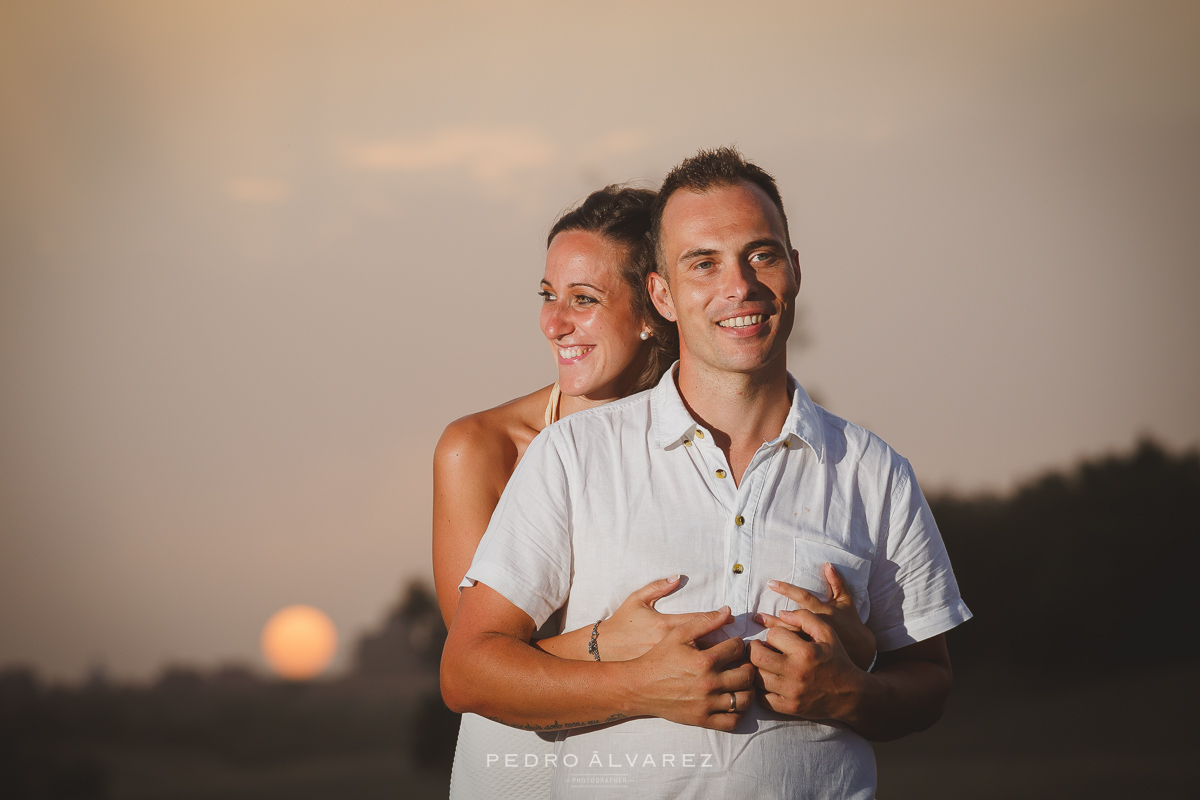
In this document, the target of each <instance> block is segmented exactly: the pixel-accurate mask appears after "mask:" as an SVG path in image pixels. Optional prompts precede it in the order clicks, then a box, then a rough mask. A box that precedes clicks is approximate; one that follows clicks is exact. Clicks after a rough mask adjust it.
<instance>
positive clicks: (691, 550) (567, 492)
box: [463, 369, 971, 798]
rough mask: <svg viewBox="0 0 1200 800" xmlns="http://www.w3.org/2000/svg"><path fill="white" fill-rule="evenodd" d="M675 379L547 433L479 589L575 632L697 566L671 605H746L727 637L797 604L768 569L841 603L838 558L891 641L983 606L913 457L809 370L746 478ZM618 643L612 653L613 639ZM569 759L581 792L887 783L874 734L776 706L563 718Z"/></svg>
mask: <svg viewBox="0 0 1200 800" xmlns="http://www.w3.org/2000/svg"><path fill="white" fill-rule="evenodd" d="M673 375H674V370H673V369H672V370H669V371H668V372H667V374H666V375H665V376H664V378H663V380H662V381H661V382H660V383H659V384H658V386H656V387H655V388H653V389H651V390H649V391H647V392H642V393H641V394H637V395H634V396H632V397H628V398H625V399H624V400H618V401H616V402H614V403H610V404H608V405H605V406H602V407H599V408H594V409H589V410H586V411H580V412H577V413H575V414H572V415H570V416H568V417H566V418H565V419H563V420H562V421H560V422H558V423H556V424H554V425H551V426H550V427H548V428H547V429H546V430H545V431H543V432H542V433H541V434H539V435H538V436H537V437H536V438H535V439H534V440H533V442H531V443H530V445H529V448H528V449H527V450H526V452H525V455H524V457H523V458H522V459H521V462H520V464H518V466H517V469H516V471H515V472H514V473H513V476H512V478H511V480H510V481H509V483H508V486H507V487H506V489H505V491H504V494H503V496H502V497H501V498H500V502H499V505H498V506H497V507H496V511H495V513H494V514H493V515H492V519H491V523H490V524H489V525H488V530H487V533H486V534H485V535H484V537H483V540H482V541H481V542H480V544H479V548H478V550H477V551H476V554H475V560H474V562H473V563H472V565H471V568H470V570H468V572H467V576H466V579H465V580H464V582H463V585H464V586H466V585H470V584H471V583H473V582H475V581H479V582H482V583H485V584H487V585H488V586H490V587H491V588H492V589H495V590H496V591H497V592H499V593H500V594H502V595H503V596H504V597H505V598H507V599H508V600H509V601H510V602H512V603H513V604H514V605H516V606H517V607H518V608H521V609H522V610H524V611H525V612H526V613H527V614H529V616H530V617H532V618H533V620H534V623H535V624H536V625H537V626H541V625H542V623H544V622H545V621H546V619H547V618H548V617H549V616H550V615H551V614H552V613H553V612H554V611H555V610H556V609H559V608H560V607H561V608H563V610H564V617H563V630H575V629H577V628H581V627H584V626H585V625H586V626H590V625H591V624H592V623H594V622H595V621H596V620H598V619H604V618H606V617H608V616H611V615H612V614H613V612H615V611H616V609H617V608H618V607H619V606H620V604H621V603H622V602H623V601H624V600H625V598H626V597H628V596H629V594H630V593H631V592H633V591H634V590H635V589H638V588H640V587H642V586H644V585H646V584H647V583H649V582H650V581H652V580H656V579H659V578H664V577H667V576H670V575H673V574H680V575H682V576H684V579H683V582H682V585H681V587H680V588H679V589H677V590H676V591H675V592H674V593H673V594H671V595H668V596H667V597H664V598H662V599H661V600H659V601H658V603H657V604H656V606H655V607H656V608H657V609H658V610H659V611H661V612H664V613H681V612H690V611H711V610H714V609H717V608H719V607H721V606H723V605H727V606H729V607H730V609H731V610H732V613H733V615H734V621H733V622H732V623H731V624H730V625H727V626H726V627H724V628H722V629H721V631H719V632H718V633H719V636H716V637H714V640H716V639H722V638H727V637H732V636H740V637H742V638H744V639H761V638H764V636H765V629H764V628H763V627H762V626H761V625H759V624H758V623H756V622H754V620H753V616H754V614H756V613H758V612H766V613H769V614H778V613H779V612H780V611H782V610H784V609H790V608H793V607H794V605H795V604H794V603H792V602H791V601H790V600H788V599H787V598H785V597H784V596H782V595H780V594H778V593H776V592H774V591H772V590H771V589H770V588H769V587H768V586H767V581H769V580H773V579H774V580H781V581H786V582H788V583H792V584H795V585H797V586H801V587H803V588H805V589H808V590H809V591H811V592H813V593H814V594H816V595H818V596H820V597H822V598H823V599H828V587H827V586H826V583H825V579H824V577H823V575H822V566H823V565H824V564H825V562H830V563H832V564H833V565H834V566H835V567H836V568H837V569H838V571H839V572H840V573H841V574H842V576H843V577H844V578H845V580H846V582H847V584H848V585H849V587H850V591H851V592H852V593H853V595H854V597H855V602H856V606H857V609H858V612H859V616H860V617H861V618H862V619H863V620H864V621H865V622H866V625H867V627H868V628H870V629H871V631H872V632H873V633H874V634H875V636H876V639H877V642H878V647H879V650H880V651H884V652H886V651H888V650H895V649H897V648H900V647H904V646H905V645H909V644H913V643H915V642H919V641H922V640H924V639H928V638H929V637H932V636H936V635H937V634H940V633H944V632H945V631H947V630H950V629H951V628H953V627H955V626H956V625H958V624H960V623H962V622H964V621H965V620H967V619H970V617H971V612H970V611H969V610H968V609H967V607H966V605H965V604H964V603H963V602H962V600H961V598H960V597H959V592H958V585H957V583H956V582H955V579H954V573H953V571H952V570H951V567H950V561H949V558H948V557H947V555H946V550H945V546H944V545H943V543H942V539H941V535H940V534H939V533H938V530H937V526H936V524H935V523H934V520H933V516H932V514H931V513H930V511H929V506H928V504H927V503H926V502H925V498H924V496H923V495H922V494H921V490H920V488H919V487H918V486H917V483H916V480H915V478H914V477H913V473H912V468H911V467H910V466H909V464H908V461H907V460H905V459H904V458H902V457H901V456H899V455H898V454H897V453H896V452H895V451H893V450H892V449H891V448H890V447H888V446H887V445H886V444H884V442H883V441H882V440H881V439H879V437H877V436H875V435H874V434H872V433H870V432H869V431H866V430H864V429H863V428H860V427H858V426H856V425H853V424H851V423H849V422H846V421H845V420H843V419H841V418H839V417H837V416H834V415H833V414H830V413H829V412H828V411H825V410H824V409H823V408H821V407H820V406H817V405H815V404H814V403H813V402H812V401H811V400H810V399H809V397H808V395H807V394H806V393H805V392H804V389H803V388H801V387H800V385H799V384H797V383H796V382H795V380H794V379H790V383H791V390H792V405H791V409H790V411H789V413H788V417H787V420H786V422H785V423H784V425H783V429H782V431H781V432H780V434H779V436H778V437H777V438H776V439H774V440H772V441H770V442H767V443H765V444H763V445H762V446H761V447H760V448H759V450H758V452H757V453H756V454H755V455H754V458H753V459H752V460H751V462H750V465H749V466H748V467H747V469H746V471H745V474H744V475H743V476H742V480H741V484H740V485H735V484H734V481H733V476H732V474H731V471H730V468H729V465H728V463H727V462H726V459H725V456H724V453H722V451H721V450H720V448H718V447H717V446H716V445H715V444H714V443H713V437H712V434H711V432H710V431H708V430H706V429H705V428H704V427H703V426H701V425H699V424H697V423H696V422H695V420H693V419H692V417H691V415H690V414H689V413H688V411H687V408H686V407H685V406H684V404H683V401H682V399H681V398H680V396H679V391H678V389H677V388H676V385H675V381H674V378H673ZM599 647H600V654H601V657H602V658H603V656H604V641H603V637H601V638H600V641H599ZM688 754H691V756H690V758H688V759H685V758H684V756H685V755H688ZM556 755H557V759H556V767H557V769H556V771H555V792H556V794H557V795H561V796H570V797H583V796H590V794H592V793H595V794H597V795H604V794H605V793H608V792H610V790H611V789H612V788H614V787H620V788H624V789H636V790H637V791H638V794H639V796H672V797H675V796H683V797H722V796H730V797H733V796H738V797H744V796H757V797H838V798H842V797H854V798H869V797H873V796H874V789H875V761H874V754H873V751H872V749H871V746H870V744H869V743H868V742H867V741H866V740H865V739H863V738H862V737H860V736H859V735H858V734H856V733H854V732H853V731H852V730H850V729H849V728H847V727H845V726H843V725H840V724H836V723H835V724H828V725H827V724H822V723H816V722H810V721H806V720H800V719H796V718H794V717H786V716H782V715H779V714H775V713H773V712H771V711H770V710H769V709H766V708H764V707H762V706H761V705H760V704H758V703H757V702H756V703H755V704H754V706H753V707H752V709H751V711H749V712H748V713H747V714H746V715H745V716H744V717H743V720H742V723H741V725H740V727H739V728H738V730H737V731H735V732H733V733H722V732H719V731H711V730H706V729H702V728H695V727H690V726H685V725H680V724H677V723H673V722H669V721H666V720H661V719H654V718H640V719H634V720H626V721H622V722H620V723H616V724H612V725H608V726H602V727H597V728H582V729H581V728H573V729H569V730H566V731H563V732H560V734H559V741H558V744H557V748H556ZM664 762H669V765H668V763H664ZM498 763H503V762H502V761H500V762H498ZM539 768H544V765H540V766H539ZM581 793H582V794H581Z"/></svg>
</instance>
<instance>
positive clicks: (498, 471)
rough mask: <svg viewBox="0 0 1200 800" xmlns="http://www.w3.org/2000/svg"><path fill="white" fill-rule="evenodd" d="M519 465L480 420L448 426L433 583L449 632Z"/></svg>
mask: <svg viewBox="0 0 1200 800" xmlns="http://www.w3.org/2000/svg"><path fill="white" fill-rule="evenodd" d="M506 444H507V447H506V446H505V445H506ZM516 462H517V452H516V446H515V445H513V444H512V442H511V441H509V440H508V439H507V437H503V436H498V435H497V434H496V432H495V430H493V429H492V427H491V426H489V425H487V424H486V423H484V422H483V421H481V420H480V419H479V418H478V416H470V417H464V418H463V419H460V420H456V421H454V422H452V423H450V424H449V425H448V426H446V430H445V431H444V432H443V433H442V438H441V439H439V440H438V444H437V449H435V450H434V451H433V582H434V587H435V588H436V590H437V599H438V605H439V606H440V607H441V610H442V619H443V620H445V622H446V628H447V629H449V628H450V624H451V623H452V622H453V621H454V612H455V611H456V609H457V608H458V598H459V590H458V585H459V584H460V583H462V579H463V576H464V575H466V574H467V569H468V568H470V566H471V559H473V558H474V557H475V548H477V547H478V546H479V540H480V539H482V538H483V532H484V531H486V530H487V526H488V520H490V519H491V518H492V512H493V511H495V510H496V504H497V503H498V502H499V501H500V493H501V492H502V491H503V490H504V485H505V484H506V483H508V479H509V477H510V476H511V475H512V470H513V467H514V466H515V465H516ZM585 647H586V645H585Z"/></svg>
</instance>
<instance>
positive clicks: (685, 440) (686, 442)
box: [683, 439, 692, 447]
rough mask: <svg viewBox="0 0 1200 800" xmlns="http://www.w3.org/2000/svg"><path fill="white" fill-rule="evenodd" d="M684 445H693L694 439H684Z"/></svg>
mask: <svg viewBox="0 0 1200 800" xmlns="http://www.w3.org/2000/svg"><path fill="white" fill-rule="evenodd" d="M683 446H684V447H691V446H692V440H691V439H684V440H683Z"/></svg>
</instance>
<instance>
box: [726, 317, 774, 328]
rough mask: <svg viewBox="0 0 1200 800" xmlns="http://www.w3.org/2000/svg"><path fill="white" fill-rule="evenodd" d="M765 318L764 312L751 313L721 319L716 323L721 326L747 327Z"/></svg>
mask: <svg viewBox="0 0 1200 800" xmlns="http://www.w3.org/2000/svg"><path fill="white" fill-rule="evenodd" d="M764 319H766V315H765V314H751V315H750V316H748V317H734V318H733V319H723V320H721V321H720V322H718V323H717V324H718V325H720V326H721V327H722V328H747V327H749V326H751V325H757V324H758V323H760V322H762V321H763V320H764Z"/></svg>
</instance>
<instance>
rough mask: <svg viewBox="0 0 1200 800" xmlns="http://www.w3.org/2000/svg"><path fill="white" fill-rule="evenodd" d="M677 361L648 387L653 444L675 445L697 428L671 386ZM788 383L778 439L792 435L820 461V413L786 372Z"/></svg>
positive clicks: (822, 436) (822, 456)
mask: <svg viewBox="0 0 1200 800" xmlns="http://www.w3.org/2000/svg"><path fill="white" fill-rule="evenodd" d="M678 364H679V362H678V361H676V362H675V364H673V365H671V368H670V369H669V370H667V372H666V374H664V375H663V376H662V380H660V381H659V382H658V385H657V386H655V387H654V388H653V389H651V390H650V434H651V437H652V439H653V441H654V445H655V446H656V447H660V448H667V447H670V446H671V445H673V444H678V443H679V442H680V441H681V440H682V439H683V437H684V436H685V435H687V434H690V433H691V432H692V431H694V430H695V429H696V427H697V426H696V420H694V419H692V415H691V414H689V413H688V410H687V406H685V405H684V404H683V398H682V397H680V396H679V387H678V386H676V385H675V368H676V367H677V366H678ZM788 385H789V386H790V387H791V389H792V407H791V408H790V409H789V410H788V415H787V419H786V420H784V422H783V430H781V431H780V432H779V439H785V438H788V437H789V436H795V437H796V438H797V439H800V440H801V441H803V442H804V443H805V444H807V445H808V446H809V447H811V448H812V449H813V452H814V453H816V454H817V458H818V459H820V460H822V461H823V460H824V459H825V433H824V427H823V426H822V424H821V415H820V412H819V411H818V410H817V406H816V404H815V403H813V401H812V400H811V399H810V398H809V396H808V393H807V392H805V391H804V387H803V386H801V385H800V384H799V383H798V382H797V381H796V379H795V378H794V377H792V374H791V373H790V372H789V373H788ZM777 441H778V440H777Z"/></svg>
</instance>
